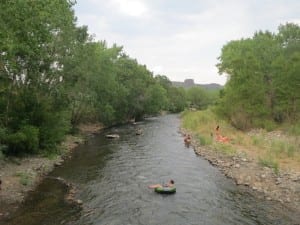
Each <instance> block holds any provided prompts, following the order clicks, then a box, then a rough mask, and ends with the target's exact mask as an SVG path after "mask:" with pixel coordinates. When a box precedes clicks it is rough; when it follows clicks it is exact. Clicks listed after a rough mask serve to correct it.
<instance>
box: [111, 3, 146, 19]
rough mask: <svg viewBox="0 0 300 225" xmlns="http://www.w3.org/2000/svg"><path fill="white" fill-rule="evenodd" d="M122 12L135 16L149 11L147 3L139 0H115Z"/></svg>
mask: <svg viewBox="0 0 300 225" xmlns="http://www.w3.org/2000/svg"><path fill="white" fill-rule="evenodd" d="M112 3H113V4H114V5H116V6H117V7H118V9H119V10H120V12H122V13H124V14H126V15H129V16H134V17H140V16H142V15H144V14H145V13H146V12H147V7H146V5H145V3H143V2H141V1H137V0H114V1H113V2H112Z"/></svg>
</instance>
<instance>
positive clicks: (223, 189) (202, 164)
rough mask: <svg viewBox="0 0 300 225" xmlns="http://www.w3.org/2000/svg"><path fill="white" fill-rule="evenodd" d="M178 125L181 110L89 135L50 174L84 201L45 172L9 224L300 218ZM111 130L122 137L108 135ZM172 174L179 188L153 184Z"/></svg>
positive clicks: (292, 221) (251, 222) (292, 222)
mask: <svg viewBox="0 0 300 225" xmlns="http://www.w3.org/2000/svg"><path fill="white" fill-rule="evenodd" d="M137 129H142V130H143V132H142V134H141V135H136V130H137ZM178 129H179V119H178V118H177V115H167V116H163V117H159V118H151V119H148V120H147V121H145V122H143V123H138V124H136V125H127V126H122V127H118V128H114V129H113V130H107V131H105V132H104V133H103V134H100V135H98V136H96V137H95V138H92V139H90V140H89V141H88V143H87V144H85V145H82V146H79V147H78V148H76V149H75V151H74V152H73V155H72V158H71V159H69V160H67V161H66V162H65V163H64V164H63V165H62V166H60V167H58V168H56V169H55V170H54V171H53V172H52V173H51V174H50V176H51V177H62V178H63V179H64V180H66V181H67V182H70V183H72V184H73V185H74V186H75V187H76V188H77V190H78V192H77V194H76V196H75V197H76V198H78V199H81V200H82V202H83V204H82V206H81V207H78V206H76V205H73V204H69V203H68V202H66V201H65V195H66V193H67V191H68V186H67V185H65V184H64V183H62V182H59V181H58V180H57V179H45V180H44V181H43V182H42V183H41V185H39V186H38V188H37V189H36V190H35V191H34V192H32V193H31V194H30V195H29V196H28V198H27V200H26V201H25V203H24V204H23V205H22V207H20V209H19V210H18V211H17V212H16V214H14V215H13V217H12V218H11V219H10V220H9V221H6V222H8V223H7V224H12V225H15V224H18V225H37V224H39V225H40V224H43V225H44V224H45V225H48V224H49V225H50V224H53V225H54V224H55V225H56V224H65V225H70V224H72V225H101V224H103V225H108V224H110V225H124V224H126V225H127V224H145V225H151V224H169V225H176V224H178V225H183V224H195V225H196V224H197V225H199V224H203V225H204V224H205V225H210V224H211V225H221V224H222V225H227V224H228V225H229V224H230V225H235V224H236V225H241V224H246V225H260V224H264V225H265V224H268V225H279V224H284V225H296V224H297V222H298V223H299V214H297V212H293V211H291V210H289V209H285V208H284V207H283V206H282V205H281V204H279V203H277V202H271V201H268V202H265V201H263V200H260V199H259V198H257V197H255V196H253V194H252V193H251V192H249V191H248V190H247V189H246V188H242V187H237V186H236V185H235V184H234V183H233V182H232V180H230V179H227V178H226V177H224V176H223V175H222V174H221V173H220V172H219V170H218V169H216V168H214V167H212V166H211V165H210V164H209V163H208V162H207V161H205V160H203V159H202V158H201V157H198V156H196V155H195V153H194V151H193V150H192V148H187V147H186V146H185V145H184V143H183V137H182V136H181V134H180V133H179V132H178ZM106 132H107V133H117V134H119V135H120V138H119V139H115V140H109V139H106V138H105V134H106ZM170 178H172V179H174V180H175V182H176V187H177V193H176V194H174V195H168V196H165V195H160V194H157V193H154V192H153V190H150V189H148V188H147V186H148V185H149V184H152V183H157V182H159V183H162V182H166V181H168V179H170ZM0 224H1V223H0Z"/></svg>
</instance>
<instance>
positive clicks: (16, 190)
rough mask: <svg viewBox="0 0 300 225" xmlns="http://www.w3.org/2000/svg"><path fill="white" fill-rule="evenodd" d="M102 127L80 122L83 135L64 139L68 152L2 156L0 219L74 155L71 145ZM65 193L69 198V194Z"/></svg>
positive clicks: (0, 166)
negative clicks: (4, 157)
mask: <svg viewBox="0 0 300 225" xmlns="http://www.w3.org/2000/svg"><path fill="white" fill-rule="evenodd" d="M101 128H102V126H101V125H100V124H88V125H82V126H80V127H79V129H80V135H79V136H78V137H75V136H68V137H66V140H65V142H64V143H62V148H63V149H65V151H64V152H65V153H64V154H63V155H60V156H56V157H55V158H47V157H41V156H33V157H26V158H6V159H3V160H0V179H1V181H2V183H1V186H0V187H1V189H0V220H1V218H5V217H8V216H9V215H10V214H11V213H12V212H13V211H15V210H16V209H17V207H18V206H19V205H20V203H21V202H22V201H24V199H25V198H26V196H27V193H28V192H29V191H31V190H34V188H35V187H36V186H37V185H38V184H39V182H40V181H41V180H42V179H43V178H44V177H45V176H46V175H47V174H48V173H49V172H51V171H52V170H53V169H54V167H55V166H58V165H60V164H61V163H63V161H64V159H65V158H67V157H71V155H70V153H71V151H72V149H74V148H75V147H76V146H77V145H79V144H80V143H82V142H84V140H85V138H86V137H87V136H90V135H93V134H94V133H97V132H99V131H100V130H101ZM70 190H72V188H70ZM66 197H67V198H68V200H69V198H70V194H69V195H68V196H66Z"/></svg>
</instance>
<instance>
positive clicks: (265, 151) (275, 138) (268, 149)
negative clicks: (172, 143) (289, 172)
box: [181, 109, 300, 173]
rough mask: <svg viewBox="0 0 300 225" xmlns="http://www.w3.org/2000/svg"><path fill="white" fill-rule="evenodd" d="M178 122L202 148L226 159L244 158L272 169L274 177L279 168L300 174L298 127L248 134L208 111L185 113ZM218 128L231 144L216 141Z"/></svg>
mask: <svg viewBox="0 0 300 225" xmlns="http://www.w3.org/2000/svg"><path fill="white" fill-rule="evenodd" d="M181 118H182V120H181V121H182V127H183V128H185V129H187V130H190V131H192V132H193V133H194V134H197V135H196V137H197V138H198V139H199V141H200V143H201V145H206V146H212V148H213V149H215V150H216V151H220V152H223V153H224V154H226V155H234V154H237V153H238V154H239V155H240V154H245V155H247V156H249V157H251V158H253V159H254V160H256V161H257V162H258V163H259V164H260V165H263V166H267V167H270V168H273V169H274V171H275V172H277V173H278V171H279V169H280V168H285V169H291V168H293V169H296V170H300V139H299V136H300V125H299V124H298V125H297V124H296V125H293V126H288V125H284V126H282V127H277V128H276V130H275V131H272V132H269V129H259V130H253V131H251V132H248V133H247V132H242V131H239V130H236V129H235V128H233V127H232V126H230V124H228V123H227V122H226V121H223V120H220V119H218V118H217V117H216V116H215V115H214V113H213V112H212V111H211V110H210V109H208V110H205V111H185V112H184V113H183V114H182V116H181ZM217 125H219V126H220V134H221V135H222V136H226V137H229V138H230V143H226V144H225V143H219V142H217V141H216V140H215V128H216V127H217ZM279 129H280V130H279ZM237 149H238V150H237Z"/></svg>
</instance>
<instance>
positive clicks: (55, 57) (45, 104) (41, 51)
mask: <svg viewBox="0 0 300 225" xmlns="http://www.w3.org/2000/svg"><path fill="white" fill-rule="evenodd" d="M72 5H73V4H72V3H71V2H70V1H64V0H53V1H52V0H45V1H42V0H38V1H29V0H26V1H24V0H16V1H2V2H1V4H0V29H1V30H2V32H1V34H0V35H1V36H0V80H1V82H0V83H1V85H0V86H1V87H0V88H1V91H0V105H1V106H2V107H1V109H0V124H1V126H5V127H6V128H7V129H6V131H7V136H6V137H5V138H4V140H2V142H5V143H6V144H7V145H8V149H9V150H11V149H13V148H14V147H13V146H14V144H13V141H12V140H13V139H14V138H11V136H14V135H19V134H21V133H23V134H24V132H29V131H30V132H31V131H32V130H34V129H25V128H26V127H35V128H36V130H38V132H33V133H34V134H38V136H39V137H38V140H39V141H38V143H39V146H40V147H47V148H52V147H54V146H55V144H56V143H57V142H59V141H60V140H61V139H62V137H58V136H56V135H50V136H49V133H51V134H57V133H59V132H57V131H58V130H62V128H61V127H59V126H60V125H62V124H61V123H60V121H67V120H68V119H66V118H65V117H64V116H61V115H63V113H62V114H60V113H59V112H62V111H64V109H62V107H61V105H63V103H64V98H63V93H61V92H60V90H61V87H62V86H63V83H62V75H63V74H62V71H63V65H62V64H61V60H62V58H63V57H65V55H67V54H69V51H70V39H72V37H73V31H74V28H75V17H74V12H73V10H72V8H71V7H72ZM2 81H3V82H2ZM53 117H55V119H53ZM51 119H53V121H55V122H57V123H55V124H57V126H55V125H53V124H51V125H50V124H49V123H48V121H49V120H51ZM48 125H50V126H48ZM67 129H68V126H66V127H64V129H63V130H64V132H65V131H66V130H67ZM64 132H63V133H64ZM46 133H47V134H48V135H46ZM24 135H25V136H26V137H27V136H28V135H27V134H24ZM19 136H20V137H21V136H22V135H19ZM46 136H47V137H46ZM27 140H29V139H27ZM34 140H35V139H34ZM34 140H32V141H33V142H35V141H34ZM46 140H47V143H48V144H46V143H45V141H46ZM23 141H24V140H23ZM20 143H22V142H20ZM26 146H27V149H24V151H25V150H26V151H28V152H31V149H30V148H33V149H35V147H30V146H35V144H33V145H31V144H27V145H26ZM34 151H35V150H34Z"/></svg>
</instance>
